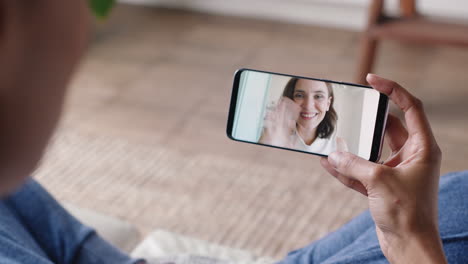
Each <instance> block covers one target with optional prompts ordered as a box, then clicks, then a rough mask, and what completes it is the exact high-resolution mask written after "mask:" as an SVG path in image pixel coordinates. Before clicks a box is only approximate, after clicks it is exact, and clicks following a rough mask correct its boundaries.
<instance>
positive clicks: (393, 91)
mask: <svg viewBox="0 0 468 264" xmlns="http://www.w3.org/2000/svg"><path fill="white" fill-rule="evenodd" d="M366 79H367V81H368V82H369V84H370V85H371V86H372V87H373V88H374V89H375V90H377V91H379V92H381V93H384V94H386V95H387V96H388V97H389V98H390V100H392V101H393V102H394V103H395V104H396V105H397V106H398V107H399V108H400V109H401V110H402V111H403V112H404V113H405V119H406V124H407V126H408V132H409V134H411V135H413V134H420V135H424V136H426V137H431V138H433V135H432V131H431V127H430V125H429V121H428V120H427V117H426V114H425V113H424V109H423V106H422V102H421V100H419V99H417V98H416V97H414V96H413V95H412V94H410V93H409V92H408V91H407V90H406V89H404V88H403V87H401V86H400V85H399V84H397V83H396V82H393V81H390V80H387V79H384V78H382V77H379V76H377V75H375V74H368V75H367V78H366Z"/></svg>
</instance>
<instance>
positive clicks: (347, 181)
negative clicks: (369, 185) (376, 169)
mask: <svg viewBox="0 0 468 264" xmlns="http://www.w3.org/2000/svg"><path fill="white" fill-rule="evenodd" d="M320 164H321V165H322V167H323V168H324V169H325V170H326V171H328V173H330V174H331V175H333V176H334V177H335V178H336V179H337V180H339V181H340V182H341V183H342V184H343V185H344V186H346V187H348V188H350V189H353V190H355V191H357V192H360V193H361V194H363V195H365V196H367V190H366V188H365V187H364V185H362V183H360V182H359V181H357V180H355V179H351V178H348V177H346V176H343V175H341V174H339V173H338V172H337V171H336V170H335V169H334V168H333V167H332V165H331V164H330V163H329V162H328V160H327V158H324V157H323V158H321V159H320Z"/></svg>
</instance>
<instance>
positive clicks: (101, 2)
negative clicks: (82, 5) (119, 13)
mask: <svg viewBox="0 0 468 264" xmlns="http://www.w3.org/2000/svg"><path fill="white" fill-rule="evenodd" d="M88 1H89V6H90V8H91V10H92V11H93V12H94V14H95V15H96V16H97V17H98V18H105V17H106V16H107V15H108V14H109V12H110V11H111V9H112V7H113V6H114V4H115V0H88Z"/></svg>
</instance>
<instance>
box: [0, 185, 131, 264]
mask: <svg viewBox="0 0 468 264" xmlns="http://www.w3.org/2000/svg"><path fill="white" fill-rule="evenodd" d="M137 262H138V260H132V259H130V257H128V256H126V255H125V254H124V253H122V252H120V251H119V250H118V249H116V248H114V247H113V246H111V245H110V244H108V243H107V242H105V241H104V240H103V239H101V238H100V237H99V236H98V235H97V234H96V232H95V231H94V230H93V229H91V228H89V227H87V226H84V225H83V224H81V223H80V222H79V221H77V220H76V219H75V218H74V217H73V216H71V215H70V214H69V213H68V212H67V211H65V209H64V208H62V206H60V204H59V203H57V201H56V200H55V199H54V198H53V197H52V196H50V195H49V193H47V191H46V190H44V189H43V188H42V186H40V185H39V184H38V183H37V182H35V181H34V180H29V181H28V182H27V183H26V184H25V185H23V186H22V187H21V189H20V190H18V191H17V192H16V193H14V194H13V195H11V196H9V197H7V198H5V199H3V200H1V201H0V263H2V264H9V263H15V264H16V263H34V264H52V263H56V264H58V263H63V264H73V263H76V264H81V263H83V264H84V263H88V264H94V263H96V264H98V263H100V264H101V263H102V264H105V263H115V264H134V263H137Z"/></svg>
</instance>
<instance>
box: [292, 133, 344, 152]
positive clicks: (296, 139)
mask: <svg viewBox="0 0 468 264" xmlns="http://www.w3.org/2000/svg"><path fill="white" fill-rule="evenodd" d="M291 137H292V146H293V148H294V149H298V150H302V151H307V152H313V153H318V154H323V155H328V154H330V153H332V152H333V151H335V150H336V134H335V133H333V134H332V135H331V136H330V137H329V138H319V137H317V138H315V140H314V142H312V144H310V145H307V144H306V143H305V142H304V140H302V138H301V137H300V136H299V134H298V133H297V131H296V132H294V133H293V135H292V136H291Z"/></svg>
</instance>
